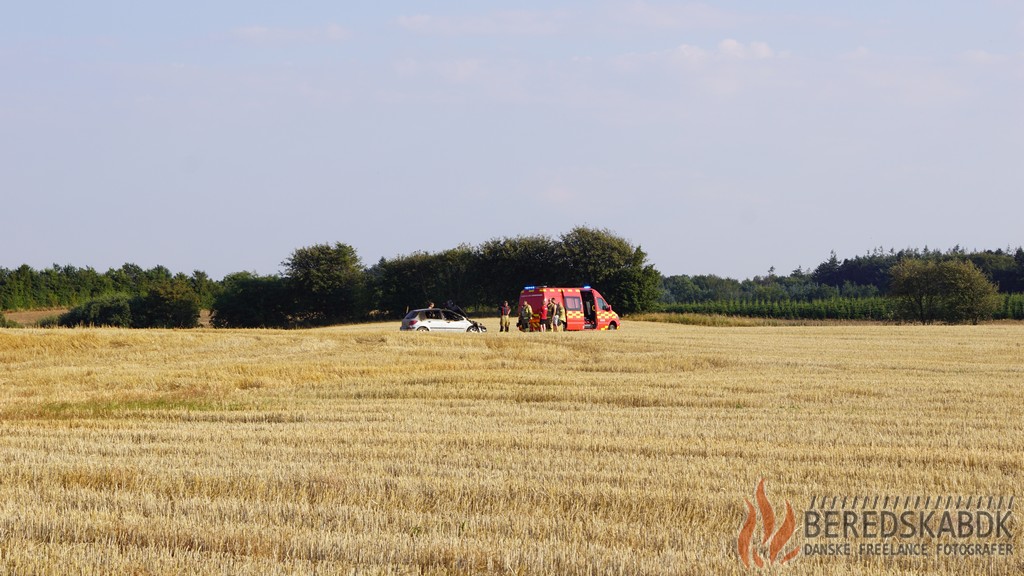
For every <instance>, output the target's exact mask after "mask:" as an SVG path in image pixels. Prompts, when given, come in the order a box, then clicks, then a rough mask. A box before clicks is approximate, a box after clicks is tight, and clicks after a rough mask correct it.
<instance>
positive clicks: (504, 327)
mask: <svg viewBox="0 0 1024 576" xmlns="http://www.w3.org/2000/svg"><path fill="white" fill-rule="evenodd" d="M510 314H512V307H511V306H509V305H508V300H505V302H504V303H502V305H501V306H498V316H500V317H501V325H500V327H499V328H498V332H508V326H509V324H510V322H509V318H508V317H509V315H510Z"/></svg>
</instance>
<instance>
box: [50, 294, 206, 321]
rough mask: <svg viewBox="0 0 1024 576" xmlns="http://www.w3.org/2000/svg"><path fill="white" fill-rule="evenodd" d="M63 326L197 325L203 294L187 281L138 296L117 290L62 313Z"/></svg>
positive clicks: (60, 319)
mask: <svg viewBox="0 0 1024 576" xmlns="http://www.w3.org/2000/svg"><path fill="white" fill-rule="evenodd" d="M56 324H57V325H59V326H65V327H68V328H73V327H76V326H109V327H115V328H195V327H196V326H198V325H199V297H198V296H196V294H195V293H194V292H193V291H192V290H191V289H190V288H189V287H188V286H185V285H181V284H176V283H168V284H163V285H159V286H155V287H153V288H152V289H151V290H150V291H149V293H147V294H146V295H145V296H136V297H134V298H132V297H129V296H127V295H125V294H114V295H111V296H103V297H100V298H96V299H93V300H90V301H88V302H86V303H85V304H82V305H80V306H77V307H75V308H72V309H71V310H69V311H68V312H66V313H64V314H62V315H61V316H60V317H59V318H58V319H57V322H56Z"/></svg>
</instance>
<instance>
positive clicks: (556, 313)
mask: <svg viewBox="0 0 1024 576" xmlns="http://www.w3.org/2000/svg"><path fill="white" fill-rule="evenodd" d="M538 314H539V315H540V331H541V332H559V331H562V332H564V331H565V317H566V314H565V306H562V303H561V302H559V301H557V300H555V299H554V298H551V299H549V300H548V301H547V302H545V303H544V305H543V306H541V307H540V310H539V311H538ZM498 316H499V317H500V318H501V327H500V328H499V330H498V331H499V332H508V331H509V326H510V325H511V323H512V322H511V316H512V307H511V306H509V304H508V300H505V301H504V302H503V303H502V304H501V306H498ZM532 319H533V306H530V303H529V302H523V303H522V304H521V305H520V306H519V323H518V324H517V326H518V327H519V328H522V329H523V330H527V331H528V330H529V329H530V322H531V320H532Z"/></svg>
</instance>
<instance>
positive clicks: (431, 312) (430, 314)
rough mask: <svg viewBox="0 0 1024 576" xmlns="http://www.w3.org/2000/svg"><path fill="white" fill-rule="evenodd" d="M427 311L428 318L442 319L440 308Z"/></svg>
mask: <svg viewBox="0 0 1024 576" xmlns="http://www.w3.org/2000/svg"><path fill="white" fill-rule="evenodd" d="M425 312H426V314H427V319H428V320H440V319H441V311H440V310H426V311H425Z"/></svg>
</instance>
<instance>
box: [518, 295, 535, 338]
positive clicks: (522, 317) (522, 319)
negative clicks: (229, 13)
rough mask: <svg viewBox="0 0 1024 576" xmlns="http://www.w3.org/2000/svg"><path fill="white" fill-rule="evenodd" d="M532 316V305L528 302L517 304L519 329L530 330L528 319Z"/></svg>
mask: <svg viewBox="0 0 1024 576" xmlns="http://www.w3.org/2000/svg"><path fill="white" fill-rule="evenodd" d="M532 318H533V307H532V306H530V303H529V302H523V303H522V304H520V305H519V329H520V330H522V331H524V332H529V331H530V320H531V319H532Z"/></svg>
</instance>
